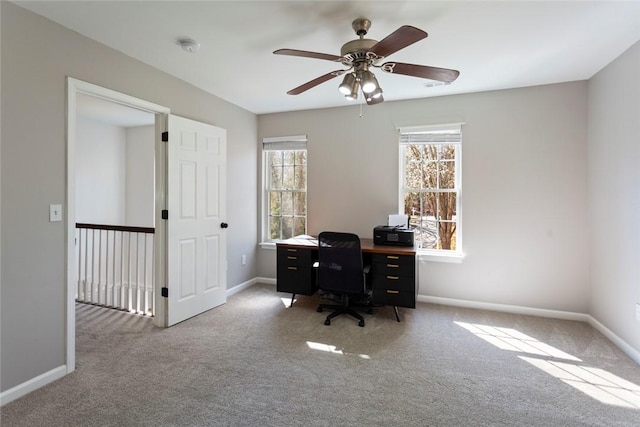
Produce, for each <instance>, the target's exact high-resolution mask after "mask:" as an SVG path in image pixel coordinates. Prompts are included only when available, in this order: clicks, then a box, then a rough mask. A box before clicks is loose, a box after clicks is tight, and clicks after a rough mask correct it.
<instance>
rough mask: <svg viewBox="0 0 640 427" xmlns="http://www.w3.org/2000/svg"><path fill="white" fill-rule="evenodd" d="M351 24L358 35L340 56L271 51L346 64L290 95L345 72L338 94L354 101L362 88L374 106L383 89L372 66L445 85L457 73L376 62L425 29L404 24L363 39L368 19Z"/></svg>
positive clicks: (421, 35) (291, 93) (416, 37)
mask: <svg viewBox="0 0 640 427" xmlns="http://www.w3.org/2000/svg"><path fill="white" fill-rule="evenodd" d="M351 27H352V28H353V30H354V31H355V33H356V35H357V36H358V37H359V38H358V39H356V40H351V41H349V42H347V43H345V44H344V45H343V46H342V48H341V49H340V56H337V55H331V54H327V53H318V52H310V51H307V50H297V49H278V50H276V51H275V52H273V53H274V54H276V55H290V56H300V57H305V58H315V59H323V60H326V61H333V62H340V63H341V64H342V65H344V66H345V67H348V68H347V69H346V70H335V71H332V72H330V73H327V74H325V75H322V76H320V77H318V78H315V79H313V80H311V81H309V82H307V83H304V84H303V85H300V86H298V87H296V88H294V89H291V90H290V91H288V92H287V93H288V94H289V95H299V94H301V93H302V92H305V91H307V90H309V89H311V88H313V87H315V86H317V85H319V84H321V83H324V82H326V81H328V80H331V79H332V78H334V77H337V76H340V75H342V74H345V73H346V75H345V76H344V79H343V80H342V83H341V84H340V86H338V90H339V91H340V93H342V94H343V95H344V96H345V98H347V99H348V100H355V99H357V98H358V91H359V90H362V93H363V94H364V97H365V99H366V101H367V104H369V105H374V104H378V103H380V102H382V101H383V97H382V88H381V87H380V85H379V84H378V80H377V79H376V76H375V75H374V74H373V73H372V72H371V68H379V69H380V70H382V71H383V72H386V73H391V74H403V75H405V76H411V77H419V78H423V79H428V80H435V81H438V82H444V83H447V84H448V83H451V82H453V81H454V80H455V79H457V78H458V75H459V74H460V72H459V71H457V70H450V69H447V68H437V67H428V66H425V65H416V64H405V63H401V62H385V63H384V64H380V65H378V63H379V62H380V61H381V60H382V59H383V58H385V57H387V56H389V55H391V54H393V53H395V52H397V51H399V50H400V49H403V48H405V47H407V46H409V45H411V44H413V43H415V42H417V41H419V40H422V39H424V38H426V37H427V33H426V32H424V31H422V30H420V29H418V28H416V27H412V26H410V25H404V26H402V27H400V28H398V29H397V30H396V31H394V32H393V33H391V34H389V35H388V36H387V37H385V38H384V39H382V40H381V41H376V40H372V39H365V38H364V36H365V35H366V34H367V32H368V31H369V28H370V27H371V21H370V20H369V19H367V18H358V19H356V20H354V21H353V22H352V23H351Z"/></svg>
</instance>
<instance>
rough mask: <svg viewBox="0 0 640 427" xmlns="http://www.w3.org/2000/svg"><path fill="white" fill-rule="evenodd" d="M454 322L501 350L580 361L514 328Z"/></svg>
mask: <svg viewBox="0 0 640 427" xmlns="http://www.w3.org/2000/svg"><path fill="white" fill-rule="evenodd" d="M454 323H455V324H456V325H458V326H461V327H463V328H465V329H466V330H468V331H470V332H472V333H473V334H475V335H476V336H477V337H479V338H482V339H483V340H485V341H487V342H489V343H491V344H493V345H495V346H496V347H498V348H499V349H502V350H508V351H515V352H519V353H529V354H537V355H539V356H549V357H554V358H557V359H566V360H575V361H576V362H581V360H580V359H578V358H577V357H574V356H572V355H570V354H568V353H565V352H564V351H562V350H558V349H557V348H555V347H553V346H550V345H548V344H545V343H543V342H541V341H538V340H537V339H535V338H532V337H530V336H528V335H526V334H523V333H522V332H520V331H518V330H516V329H512V328H501V327H497V326H487V325H478V324H471V323H465V322H454Z"/></svg>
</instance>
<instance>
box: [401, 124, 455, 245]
mask: <svg viewBox="0 0 640 427" xmlns="http://www.w3.org/2000/svg"><path fill="white" fill-rule="evenodd" d="M461 142H462V138H461V129H460V125H448V126H438V127H435V126H432V127H431V126H430V127H422V128H402V129H400V163H401V164H400V200H399V205H400V206H399V211H400V212H403V213H405V214H406V215H409V225H410V227H411V228H413V229H414V231H415V240H416V242H417V244H418V248H420V249H422V250H424V251H431V252H438V253H441V254H451V255H460V254H461V252H462V251H461V243H462V242H461V229H460V192H461V182H462V181H461V179H460V169H461V168H460V164H461V163H460V155H461V153H460V152H461V148H462V145H461Z"/></svg>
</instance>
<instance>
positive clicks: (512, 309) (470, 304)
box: [418, 295, 589, 322]
mask: <svg viewBox="0 0 640 427" xmlns="http://www.w3.org/2000/svg"><path fill="white" fill-rule="evenodd" d="M418 302H428V303H432V304H440V305H451V306H455V307H464V308H476V309H479V310H491V311H500V312H503V313H513V314H522V315H526V316H538V317H550V318H553V319H563V320H576V321H578V322H589V315H587V314H582V313H574V312H570V311H560V310H547V309H544V308H531V307H523V306H519V305H509V304H494V303H490V302H479V301H467V300H461V299H453V298H441V297H430V296H426V295H418Z"/></svg>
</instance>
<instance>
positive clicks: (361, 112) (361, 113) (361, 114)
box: [360, 102, 362, 118]
mask: <svg viewBox="0 0 640 427" xmlns="http://www.w3.org/2000/svg"><path fill="white" fill-rule="evenodd" d="M360 118H362V102H361V103H360Z"/></svg>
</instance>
